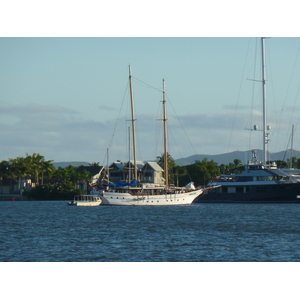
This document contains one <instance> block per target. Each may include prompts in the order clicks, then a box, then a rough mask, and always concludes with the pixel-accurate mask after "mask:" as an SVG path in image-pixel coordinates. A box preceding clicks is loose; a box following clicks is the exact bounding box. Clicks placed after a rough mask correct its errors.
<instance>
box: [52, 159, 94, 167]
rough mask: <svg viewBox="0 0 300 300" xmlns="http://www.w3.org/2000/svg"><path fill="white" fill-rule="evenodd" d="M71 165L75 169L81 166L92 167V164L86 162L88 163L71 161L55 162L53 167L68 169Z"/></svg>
mask: <svg viewBox="0 0 300 300" xmlns="http://www.w3.org/2000/svg"><path fill="white" fill-rule="evenodd" d="M69 165H71V166H74V167H79V166H90V165H91V164H90V163H88V162H86V161H69V162H55V163H53V166H54V167H55V168H56V169H58V167H61V168H65V167H68V166H69Z"/></svg>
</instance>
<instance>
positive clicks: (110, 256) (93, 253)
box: [0, 201, 300, 262]
mask: <svg viewBox="0 0 300 300" xmlns="http://www.w3.org/2000/svg"><path fill="white" fill-rule="evenodd" d="M299 234H300V205H297V204H193V205H190V206H173V207H171V206H169V207H168V206H165V207H155V206H152V207H146V206H145V207H142V206H127V207H125V206H99V207H70V206H68V205H67V201H28V202H0V261H2V262H5V261H10V262H67V261H71V262H79V261H84V262H97V261H99V262H202V261H203V262H256V261H259V262H268V261H272V262H280V261H283V262H297V261H300V239H299Z"/></svg>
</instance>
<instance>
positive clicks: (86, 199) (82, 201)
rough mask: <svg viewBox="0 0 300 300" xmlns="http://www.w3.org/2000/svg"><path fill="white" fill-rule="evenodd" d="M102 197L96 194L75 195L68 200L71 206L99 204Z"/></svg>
mask: <svg viewBox="0 0 300 300" xmlns="http://www.w3.org/2000/svg"><path fill="white" fill-rule="evenodd" d="M101 203H102V199H101V198H100V197H99V196H96V195H77V196H75V197H74V200H73V201H71V202H69V205H72V206H99V205H100V204H101Z"/></svg>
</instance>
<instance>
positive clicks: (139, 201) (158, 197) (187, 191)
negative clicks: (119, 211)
mask: <svg viewBox="0 0 300 300" xmlns="http://www.w3.org/2000/svg"><path fill="white" fill-rule="evenodd" d="M129 88H130V103H131V124H132V126H131V128H132V142H133V148H132V149H133V165H134V179H133V180H132V181H131V182H130V183H126V182H123V181H122V182H116V183H106V184H105V185H106V187H107V189H106V190H104V191H102V193H101V198H102V205H188V204H191V203H192V202H193V201H194V200H195V198H197V197H198V196H199V195H201V194H202V193H203V189H196V188H195V186H194V184H193V183H190V184H189V185H187V186H186V187H172V188H171V187H170V186H169V182H168V163H167V162H168V159H167V155H168V151H167V142H166V141H167V124H166V123H167V116H166V99H165V85H164V81H163V101H162V103H163V118H162V120H163V124H164V172H165V182H164V184H153V183H142V184H140V185H138V182H137V178H138V176H137V167H136V165H137V160H136V135H135V117H134V102H133V91H132V76H131V69H130V66H129Z"/></svg>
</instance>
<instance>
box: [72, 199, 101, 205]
mask: <svg viewBox="0 0 300 300" xmlns="http://www.w3.org/2000/svg"><path fill="white" fill-rule="evenodd" d="M101 203H102V201H101V200H100V201H91V202H88V201H86V202H75V203H72V202H70V203H69V205H74V206H99V205H100V204H101Z"/></svg>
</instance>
